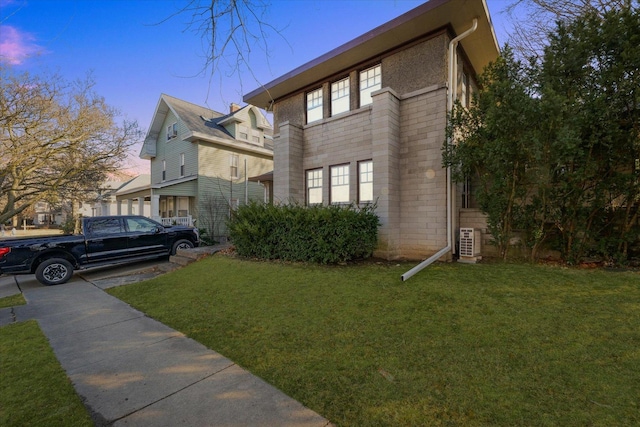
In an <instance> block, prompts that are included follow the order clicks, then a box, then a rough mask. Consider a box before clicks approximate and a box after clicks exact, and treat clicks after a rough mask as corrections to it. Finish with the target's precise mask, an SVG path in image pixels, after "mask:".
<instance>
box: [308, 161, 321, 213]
mask: <svg viewBox="0 0 640 427" xmlns="http://www.w3.org/2000/svg"><path fill="white" fill-rule="evenodd" d="M322 175H323V173H322V168H317V169H309V170H308V171H307V172H306V180H307V185H306V188H307V205H309V206H312V205H321V204H322V202H323V198H322V184H323V181H322V179H323V176H322ZM311 183H314V184H316V185H314V186H311V185H310V184H311ZM311 190H319V193H320V201H318V202H313V203H312V202H311Z"/></svg>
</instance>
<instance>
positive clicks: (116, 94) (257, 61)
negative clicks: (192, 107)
mask: <svg viewBox="0 0 640 427" xmlns="http://www.w3.org/2000/svg"><path fill="white" fill-rule="evenodd" d="M187 3H188V1H187V0H104V1H97V0H0V56H1V57H2V60H4V61H7V62H9V63H10V64H12V68H13V69H14V71H18V72H20V71H29V72H31V73H34V74H40V73H43V72H47V73H58V74H60V75H61V76H62V77H64V78H65V79H66V80H75V79H78V78H83V77H85V76H86V75H87V73H88V72H91V73H92V76H93V78H94V80H95V81H96V86H95V91H96V92H97V93H98V94H100V95H102V96H104V97H105V99H106V100H107V102H108V103H109V105H111V106H113V107H116V108H118V109H120V110H121V111H122V113H123V114H124V115H125V116H126V117H127V118H128V119H133V120H137V121H138V123H139V124H140V126H141V127H142V128H143V129H145V130H146V129H147V128H148V126H149V125H150V123H151V118H152V116H153V113H154V110H155V107H156V104H157V102H158V99H159V97H160V94H162V93H166V94H168V95H171V96H175V97H177V98H181V99H184V100H186V101H190V102H193V103H196V104H199V105H206V106H208V107H209V108H211V109H213V110H216V111H219V112H223V113H224V112H227V111H228V108H229V104H230V103H231V102H236V103H238V104H241V105H244V103H243V102H242V96H243V94H246V93H248V92H251V91H253V90H254V89H256V88H257V87H258V86H259V84H258V82H257V81H256V80H255V79H254V78H253V77H252V76H251V75H249V74H248V73H244V74H243V75H242V76H241V77H238V76H237V75H233V76H230V77H227V76H226V75H214V77H213V78H211V76H210V74H208V73H207V74H202V73H200V71H201V70H202V67H203V65H204V59H203V55H204V46H203V43H202V40H201V38H200V37H199V35H198V34H196V32H195V31H194V30H190V29H187V24H188V23H189V21H190V20H191V16H190V15H188V14H178V15H177V16H175V17H173V18H170V17H171V16H172V15H174V14H175V13H176V12H177V11H179V10H180V9H181V8H182V7H184V6H185V5H186V4H187ZM422 3H424V1H415V0H367V1H365V0H359V1H346V0H343V1H340V0H330V1H326V0H325V1H321V0H281V1H280V0H273V1H272V2H271V6H270V7H269V9H268V14H267V15H266V16H265V18H264V20H265V21H267V22H268V23H269V24H270V25H272V26H274V27H276V28H277V29H279V30H280V34H281V37H280V36H277V35H275V34H273V33H272V34H271V36H270V38H269V41H268V46H269V49H270V51H269V57H268V64H267V62H266V58H267V57H266V56H265V54H264V53H262V52H259V51H254V53H253V57H252V62H251V67H252V70H253V71H254V73H255V77H256V78H257V79H258V80H259V81H260V82H261V83H268V82H270V81H271V80H273V79H275V78H277V77H279V76H281V75H283V74H285V73H287V72H289V71H291V70H293V69H294V68H296V67H298V66H300V65H302V64H304V63H306V62H307V61H310V60H312V59H314V58H316V57H318V56H320V55H322V54H324V53H326V52H328V51H330V50H332V49H334V48H336V47H338V46H340V45H341V44H343V43H346V42H348V41H350V40H352V39H353V38H355V37H357V36H359V35H361V34H363V33H365V32H367V31H369V30H372V29H374V28H375V27H377V26H379V25H381V24H383V23H385V22H387V21H389V20H391V19H393V18H395V17H397V16H399V15H401V14H403V13H405V12H407V11H409V10H411V9H413V8H415V7H416V6H418V5H420V4H422ZM487 3H488V6H489V11H490V12H491V16H492V20H493V23H494V27H495V30H496V34H497V37H498V42H499V43H500V45H503V44H504V42H505V41H506V39H507V32H508V24H507V23H506V18H505V17H504V15H503V14H502V13H501V12H502V10H503V9H504V8H505V7H506V6H507V4H508V1H507V0H488V1H487ZM167 18H170V19H167ZM141 143H142V141H140V144H139V145H137V146H136V148H135V153H134V158H133V160H134V161H135V162H136V163H137V166H136V169H137V170H136V171H137V173H148V169H149V166H148V161H141V160H140V159H137V154H138V152H139V149H140V147H141Z"/></svg>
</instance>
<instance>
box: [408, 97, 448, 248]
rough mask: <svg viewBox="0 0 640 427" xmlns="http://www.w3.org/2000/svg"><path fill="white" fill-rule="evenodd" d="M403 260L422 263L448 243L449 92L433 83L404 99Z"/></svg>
mask: <svg viewBox="0 0 640 427" xmlns="http://www.w3.org/2000/svg"><path fill="white" fill-rule="evenodd" d="M400 112H401V116H400V117H401V119H400V128H401V134H400V135H401V136H400V138H401V147H402V148H401V157H400V168H399V169H400V182H401V183H402V184H401V186H400V194H401V203H400V211H401V221H400V240H401V241H402V250H401V257H402V258H408V259H421V258H426V257H427V256H429V255H431V254H433V253H435V252H437V251H438V250H440V249H442V248H443V247H445V246H446V244H447V233H446V231H447V216H446V203H447V193H446V183H447V182H446V171H445V169H443V168H442V166H441V165H442V151H441V149H442V143H443V142H444V140H445V133H444V129H445V125H446V114H445V112H446V88H444V87H442V86H440V85H434V86H431V87H428V88H426V89H422V90H420V91H416V92H413V93H410V94H406V95H404V96H403V97H402V101H401V107H400Z"/></svg>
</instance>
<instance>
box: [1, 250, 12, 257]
mask: <svg viewBox="0 0 640 427" xmlns="http://www.w3.org/2000/svg"><path fill="white" fill-rule="evenodd" d="M9 252H11V248H0V258H2V257H3V256H5V255H6V254H8V253H9Z"/></svg>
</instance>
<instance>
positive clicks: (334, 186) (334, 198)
mask: <svg viewBox="0 0 640 427" xmlns="http://www.w3.org/2000/svg"><path fill="white" fill-rule="evenodd" d="M331 203H332V204H337V203H349V165H348V164H347V165H339V166H331Z"/></svg>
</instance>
